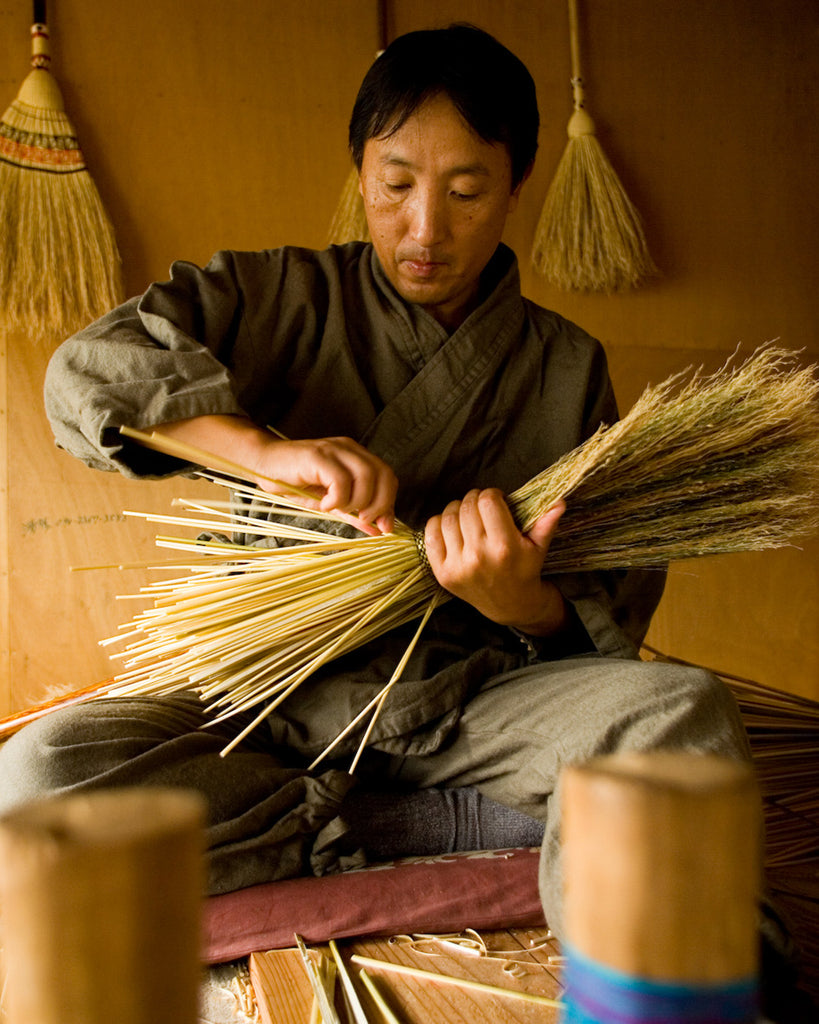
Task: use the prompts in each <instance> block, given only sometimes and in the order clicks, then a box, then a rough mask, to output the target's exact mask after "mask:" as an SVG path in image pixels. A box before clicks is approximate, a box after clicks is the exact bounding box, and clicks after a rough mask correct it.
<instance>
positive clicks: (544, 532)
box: [526, 499, 566, 556]
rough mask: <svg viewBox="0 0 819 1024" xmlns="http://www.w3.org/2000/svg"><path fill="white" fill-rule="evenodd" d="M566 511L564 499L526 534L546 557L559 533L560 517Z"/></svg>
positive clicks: (544, 514)
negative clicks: (555, 536) (553, 539)
mask: <svg viewBox="0 0 819 1024" xmlns="http://www.w3.org/2000/svg"><path fill="white" fill-rule="evenodd" d="M565 511H566V502H565V501H563V500H562V499H561V500H560V501H558V502H556V503H555V504H554V505H552V507H551V508H550V509H548V510H547V511H546V512H544V513H543V515H542V516H541V517H540V519H538V520H537V521H536V522H535V524H534V526H533V527H532V529H531V530H530V531H529V532H528V533H527V534H526V536H527V537H528V538H529V540H530V541H531V542H532V543H533V544H534V545H535V547H536V548H539V549H540V551H542V552H543V554H544V556H545V554H546V552H547V551H548V550H549V545H550V544H551V543H552V538H553V537H554V535H555V534H556V533H557V525H558V523H559V521H560V517H561V516H562V515H563V513H564V512H565Z"/></svg>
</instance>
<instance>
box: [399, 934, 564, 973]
mask: <svg viewBox="0 0 819 1024" xmlns="http://www.w3.org/2000/svg"><path fill="white" fill-rule="evenodd" d="M552 941H554V936H553V935H552V933H551V931H548V932H547V933H546V935H545V937H544V938H543V939H542V940H541V941H540V942H532V943H531V944H530V946H529V948H528V949H527V948H523V947H521V948H517V949H490V948H489V947H488V946H487V944H486V941H485V940H484V938H483V937H482V936H481V935H480V934H479V933H478V932H477V931H475V929H474V928H464V930H463V931H462V932H452V933H445V934H440V935H435V934H432V933H426V932H419V933H415V934H413V935H393V936H392V937H391V938H390V942H391V943H394V944H396V945H404V946H409V948H410V949H412V950H413V952H415V953H418V954H419V955H421V956H451V955H454V956H456V957H457V956H459V955H460V956H468V957H482V958H484V959H487V960H500V961H501V962H502V968H503V971H504V972H505V973H506V974H509V975H510V976H511V977H513V978H522V977H524V976H525V975H527V974H530V973H536V971H533V969H534V968H538V969H540V970H548V969H549V967H551V966H554V965H555V964H556V963H557V962H559V961H562V960H563V957H552V956H549V957H548V959H547V962H546V963H542V962H541V961H538V960H536V959H532V960H524V959H521V957H526V956H530V955H531V954H534V953H537V952H539V951H541V950H544V949H547V948H548V946H549V943H550V942H552Z"/></svg>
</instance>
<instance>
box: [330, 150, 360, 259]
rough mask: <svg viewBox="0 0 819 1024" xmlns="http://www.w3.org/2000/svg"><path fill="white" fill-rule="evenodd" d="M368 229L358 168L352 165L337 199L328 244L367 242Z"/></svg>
mask: <svg viewBox="0 0 819 1024" xmlns="http://www.w3.org/2000/svg"><path fill="white" fill-rule="evenodd" d="M369 240H370V229H369V227H368V226H367V216H366V214H365V213H364V200H363V199H362V198H361V193H360V191H359V189H358V168H356V167H353V168H352V169H351V170H350V173H349V174H348V175H347V180H346V182H345V183H344V188H343V189H342V192H341V196H340V198H339V201H338V206H337V207H336V210H335V213H334V214H333V219H332V221H331V222H330V230H329V231H328V233H327V242H328V244H330V245H332V244H336V245H342V244H343V243H344V242H355V241H360V242H369Z"/></svg>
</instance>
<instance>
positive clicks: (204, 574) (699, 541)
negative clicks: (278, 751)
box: [104, 346, 819, 756]
mask: <svg viewBox="0 0 819 1024" xmlns="http://www.w3.org/2000/svg"><path fill="white" fill-rule="evenodd" d="M795 362H796V356H795V354H794V353H792V352H787V351H784V350H781V349H777V348H774V347H772V346H766V347H763V348H761V349H759V350H758V351H757V352H756V353H755V354H754V355H753V356H752V357H751V358H750V359H749V360H748V361H747V362H746V363H744V364H743V365H741V366H739V367H737V368H735V369H731V368H730V366H729V365H726V366H725V367H723V368H722V369H721V370H720V371H718V372H717V373H715V374H713V375H711V376H703V375H701V374H694V375H693V376H692V377H691V379H689V380H688V382H687V383H684V382H683V381H682V379H681V377H680V376H679V375H678V376H675V377H672V378H669V379H668V380H666V381H665V382H663V383H662V384H660V385H658V386H654V387H648V388H647V389H646V390H645V391H644V393H643V395H642V396H641V397H640V399H639V400H638V401H637V403H636V404H635V406H634V407H633V409H632V410H631V412H629V414H628V415H627V416H626V417H624V418H623V419H622V420H621V421H620V422H618V423H616V424H614V425H611V426H603V427H601V428H600V429H599V430H598V431H597V432H596V433H595V434H594V435H593V436H592V437H591V438H589V439H588V440H587V441H586V442H585V443H584V444H582V445H581V446H580V447H579V448H577V449H575V450H574V451H572V452H570V453H568V454H567V455H565V456H564V457H563V458H562V459H560V460H558V462H556V463H555V464H554V465H552V466H550V467H548V468H547V469H545V470H544V471H543V472H542V473H540V474H538V475H537V476H536V477H534V478H533V479H532V480H530V481H529V482H528V483H526V484H524V485H523V486H522V487H521V488H519V489H518V490H517V491H515V492H514V493H513V494H511V495H510V496H509V498H508V501H509V505H510V508H511V509H512V512H513V516H514V518H515V521H516V523H517V524H518V526H519V527H520V529H521V530H522V531H524V532H527V531H528V530H529V529H530V528H531V526H532V525H533V524H534V522H535V521H536V520H537V519H538V518H539V517H540V516H541V515H542V514H543V513H544V512H545V511H547V510H548V509H549V508H550V507H551V506H552V505H554V504H555V502H557V501H558V500H561V499H562V500H564V501H565V502H566V506H567V508H566V512H565V513H564V515H563V517H562V519H561V523H560V529H559V531H558V533H557V535H556V536H555V538H554V539H553V541H552V544H551V547H550V550H549V554H548V556H547V560H546V564H545V571H546V572H548V573H550V574H551V573H563V572H577V571H580V572H582V571H590V570H598V569H612V568H618V569H619V568H628V567H634V566H655V567H656V566H660V565H663V564H665V563H667V562H668V561H672V560H676V559H684V558H694V557H700V556H704V555H713V554H719V553H724V552H731V551H742V550H758V549H762V548H771V547H779V546H783V545H785V544H788V543H790V542H791V541H792V539H793V538H794V537H795V536H797V535H799V534H802V533H806V532H808V531H809V530H811V529H813V528H815V526H816V524H817V503H816V498H817V488H818V481H819V403H818V402H817V399H818V398H819V381H817V378H816V377H815V376H814V374H813V370H812V368H810V367H806V368H802V369H799V368H798V367H797V366H796V365H795ZM129 435H130V436H132V437H136V438H137V439H141V438H142V437H146V439H147V442H148V443H149V444H151V445H152V446H154V447H159V448H161V446H162V443H163V440H162V438H161V437H159V436H150V437H147V436H146V435H140V434H139V433H138V432H137V433H135V432H133V431H129ZM184 447H185V446H183V448H184ZM187 451H188V455H189V456H190V459H191V461H193V462H199V464H200V465H206V464H207V463H208V461H209V459H210V457H209V456H208V455H207V453H203V452H199V451H198V450H197V449H190V448H188V449H187ZM180 453H181V449H180V447H179V446H178V443H177V446H176V448H175V449H174V452H173V454H177V455H179V454H180ZM211 479H213V480H214V481H215V482H216V483H218V484H220V485H221V486H224V487H230V488H232V489H233V491H234V494H235V495H236V499H237V500H235V501H229V502H225V501H188V502H185V505H186V507H187V509H188V512H189V515H188V516H181V517H178V516H153V515H150V514H143V513H139V514H140V515H144V517H145V518H147V519H149V520H153V521H160V522H163V523H171V524H174V525H177V526H185V527H189V528H191V529H194V530H200V531H201V530H203V529H204V530H207V531H209V532H210V533H211V534H214V533H216V534H221V533H223V532H224V531H230V530H236V531H240V532H242V533H250V534H255V535H257V536H259V537H262V538H272V539H273V541H274V542H275V541H284V542H285V543H286V544H287V545H288V546H283V547H282V546H280V547H274V548H261V547H247V546H246V545H242V544H234V543H232V542H230V541H227V540H217V539H201V538H200V539H191V538H184V537H160V538H158V539H157V544H158V546H160V547H163V548H168V549H171V550H175V551H179V552H183V553H184V554H185V559H184V562H185V565H184V566H183V568H184V569H185V570H186V572H187V575H183V576H181V577H178V578H172V579H169V580H166V581H164V582H158V583H154V584H151V585H149V586H148V587H146V588H144V590H143V592H142V593H143V596H146V597H151V598H153V607H151V608H148V609H147V610H145V611H143V612H140V613H139V614H137V615H136V616H134V618H133V619H132V621H131V622H130V623H129V624H127V625H126V626H125V627H123V630H124V632H123V635H122V636H121V637H118V638H116V640H114V639H112V640H108V641H104V643H105V644H112V643H115V642H116V641H117V640H118V641H122V640H125V641H127V646H126V648H125V650H124V651H123V652H122V653H121V654H119V655H115V656H116V657H121V658H124V659H125V669H126V671H125V672H124V673H122V674H121V675H118V676H117V677H116V679H115V682H114V684H113V685H112V686H111V687H110V688H109V691H108V693H109V695H115V696H122V695H133V694H167V693H173V692H176V691H178V690H190V689H193V690H195V691H197V692H198V693H199V695H200V696H201V697H202V699H203V700H204V701H205V702H207V704H208V706H209V708H210V710H211V711H212V712H213V713H214V714H215V715H216V716H217V720H219V721H221V720H224V719H227V718H230V717H231V716H232V715H234V714H236V713H237V712H239V711H246V710H248V709H249V708H251V707H255V706H256V705H262V710H261V711H260V712H259V714H258V716H257V718H256V719H255V720H254V722H253V723H252V724H251V726H250V727H249V728H248V729H246V730H245V731H244V733H243V734H242V735H245V734H246V733H247V732H248V731H249V729H250V728H253V727H254V726H255V725H256V724H258V723H259V722H260V721H261V720H262V719H263V718H264V717H265V715H267V714H268V713H269V712H270V711H271V710H272V709H273V708H274V707H276V706H278V704H280V703H281V702H282V701H283V700H285V699H287V698H288V697H290V696H291V695H292V694H293V693H294V692H295V691H296V690H297V688H298V686H299V685H300V684H301V683H302V682H303V681H304V680H305V679H307V678H309V676H310V675H311V674H312V673H313V672H314V671H316V669H318V668H319V667H320V666H322V665H324V664H326V663H327V662H329V661H330V660H332V659H334V658H336V657H339V656H340V655H342V654H344V653H346V652H348V651H351V650H353V649H355V648H357V647H359V646H360V645H362V644H364V643H367V642H368V641H370V640H372V639H374V638H375V637H378V636H380V635H382V634H383V633H385V632H387V631H388V630H390V629H393V628H395V627H396V626H398V625H402V624H404V623H407V622H409V621H411V620H414V619H418V618H419V617H421V616H424V615H426V616H427V617H428V616H429V614H431V611H432V606H433V605H434V603H437V602H440V601H442V600H445V599H447V597H448V595H447V594H446V592H444V591H443V590H442V589H441V588H440V586H439V584H438V583H437V581H436V580H435V578H434V576H433V575H432V573H431V572H430V571H429V567H428V564H427V565H426V566H425V565H424V561H423V558H422V554H421V549H420V547H419V542H418V535H417V534H415V533H413V531H412V530H411V529H410V528H409V527H408V526H406V525H405V524H403V523H401V522H400V521H399V522H396V525H395V530H394V532H393V533H391V534H386V535H380V536H375V537H373V536H355V537H339V536H331V535H328V534H327V533H325V532H323V531H322V530H321V529H320V528H319V529H314V528H313V527H312V526H310V525H304V524H310V523H311V521H312V522H313V523H314V524H316V523H318V522H320V521H321V520H325V521H327V520H329V521H344V522H349V517H345V518H343V519H340V518H338V519H337V518H336V517H334V516H333V515H327V514H325V513H318V512H312V511H307V510H305V509H304V508H302V507H300V506H299V504H298V502H297V500H294V499H291V498H287V497H282V496H275V495H272V494H267V493H266V492H264V491H261V490H259V489H258V488H255V487H252V486H250V485H244V484H236V483H235V482H233V481H230V480H226V479H223V478H219V477H211ZM247 501H252V502H253V503H254V505H256V507H257V508H258V507H259V504H260V505H261V507H262V508H267V510H268V511H269V512H270V514H271V515H274V516H275V517H276V519H274V520H270V521H268V520H259V519H257V518H254V517H253V516H250V515H249V514H248V512H247V510H246V509H245V508H244V507H243V505H242V502H247ZM129 514H134V513H129ZM294 518H297V519H298V520H299V522H294V521H293V519H294ZM268 542H269V541H268ZM294 542H295V543H294ZM158 567H159V568H161V566H158ZM177 567H178V566H177ZM417 635H418V634H416V638H417ZM405 663H406V659H403V660H402V664H401V666H399V674H400V670H401V669H403V667H404V664H405ZM397 678H398V677H397V676H396V677H394V678H393V679H392V680H391V681H390V683H389V684H388V687H387V688H386V692H389V687H391V686H392V685H394V683H395V682H396V681H397ZM386 692H385V693H384V696H385V697H386ZM380 696H381V695H379V697H380ZM376 703H378V698H376V701H374V702H373V704H376ZM371 706H372V705H371ZM381 706H383V700H381V701H380V703H378V707H377V710H380V707H381ZM345 732H346V730H345ZM236 742H238V738H237V741H236ZM332 746H333V744H331V747H332ZM328 749H330V748H328ZM322 756H323V755H322Z"/></svg>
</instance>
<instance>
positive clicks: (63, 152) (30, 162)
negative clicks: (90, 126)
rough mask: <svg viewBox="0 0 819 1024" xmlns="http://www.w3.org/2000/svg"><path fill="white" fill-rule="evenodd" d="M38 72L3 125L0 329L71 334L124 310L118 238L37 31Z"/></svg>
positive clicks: (42, 31) (38, 27)
mask: <svg viewBox="0 0 819 1024" xmlns="http://www.w3.org/2000/svg"><path fill="white" fill-rule="evenodd" d="M32 36H33V56H32V65H33V69H32V71H30V72H29V74H28V76H27V77H26V79H25V80H24V82H23V84H22V86H21V88H20V91H19V93H18V95H17V98H16V99H15V100H14V101H13V102H12V104H11V105H10V106H9V108H8V109H7V110H6V112H5V113H4V115H3V118H2V121H1V122H0V238H2V243H1V244H0V325H2V326H4V327H6V328H8V329H11V330H19V331H22V332H24V333H26V334H28V335H30V336H32V337H38V336H44V335H49V334H68V333H71V332H73V331H75V330H77V329H78V328H79V327H82V326H83V325H84V324H86V323H88V322H90V321H91V320H94V319H96V318H97V317H99V316H101V315H102V314H103V313H105V312H107V311H108V310H109V309H111V308H112V307H113V306H115V305H117V304H118V303H119V302H121V301H122V283H121V279H120V259H119V253H118V251H117V246H116V241H115V239H114V232H113V228H112V226H111V223H110V221H109V219H108V216H107V214H106V212H105V209H104V208H103V205H102V200H101V199H100V196H99V193H98V192H97V188H96V186H95V184H94V182H93V180H92V178H91V176H90V175H89V173H88V171H87V169H86V165H85V160H84V158H83V155H82V152H81V150H80V147H79V143H78V142H77V133H76V131H75V129H74V126H73V124H72V123H71V121H70V120H69V118H68V116H67V115H66V113H65V110H64V106H63V100H62V96H61V94H60V89H59V86H58V85H57V83H56V81H55V80H54V78H53V77H52V75H51V74H50V73H49V71H48V65H49V62H50V57H49V53H48V30H47V28H46V26H45V25H44V24H35V25H34V26H33V27H32Z"/></svg>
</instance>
